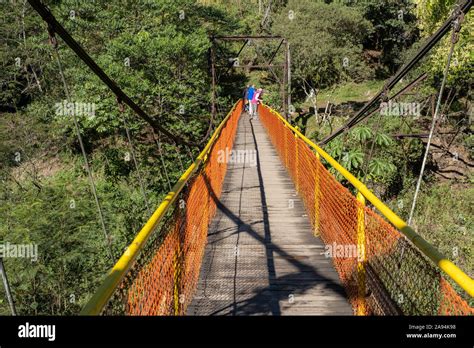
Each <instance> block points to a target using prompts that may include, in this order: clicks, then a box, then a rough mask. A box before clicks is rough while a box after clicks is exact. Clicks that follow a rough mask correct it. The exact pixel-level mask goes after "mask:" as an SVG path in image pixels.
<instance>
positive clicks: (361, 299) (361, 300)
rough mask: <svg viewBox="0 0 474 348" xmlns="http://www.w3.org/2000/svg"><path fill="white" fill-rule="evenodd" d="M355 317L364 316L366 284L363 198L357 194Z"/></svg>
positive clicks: (360, 194)
mask: <svg viewBox="0 0 474 348" xmlns="http://www.w3.org/2000/svg"><path fill="white" fill-rule="evenodd" d="M357 201H358V202H359V203H360V204H357V288H358V301H357V315H366V300H365V294H366V285H365V284H366V283H365V263H366V255H365V244H366V243H365V209H364V207H365V197H364V195H362V193H360V192H358V193H357Z"/></svg>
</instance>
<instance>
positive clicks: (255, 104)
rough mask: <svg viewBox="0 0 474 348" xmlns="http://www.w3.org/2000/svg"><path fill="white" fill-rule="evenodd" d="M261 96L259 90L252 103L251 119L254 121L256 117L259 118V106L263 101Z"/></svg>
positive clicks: (260, 90)
mask: <svg viewBox="0 0 474 348" xmlns="http://www.w3.org/2000/svg"><path fill="white" fill-rule="evenodd" d="M261 94H262V89H261V88H259V89H257V90H256V91H255V93H254V94H253V97H252V100H251V102H250V105H251V110H252V111H251V113H250V119H253V118H254V116H257V107H258V104H260V102H261V101H262V99H260V95H261Z"/></svg>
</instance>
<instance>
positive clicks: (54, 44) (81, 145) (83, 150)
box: [49, 28, 115, 263]
mask: <svg viewBox="0 0 474 348" xmlns="http://www.w3.org/2000/svg"><path fill="white" fill-rule="evenodd" d="M49 29H50V28H49ZM49 33H50V41H51V43H52V45H53V49H54V52H55V55H56V61H57V63H58V68H59V74H60V75H61V80H62V83H63V86H64V92H65V94H66V98H67V100H69V101H70V100H71V99H70V94H69V89H68V86H67V83H66V79H65V77H64V73H63V69H62V65H61V59H60V57H59V52H58V47H57V41H56V38H55V37H54V33H53V32H52V31H51V30H50V32H49ZM72 116H73V120H74V127H75V129H76V134H77V139H78V141H79V145H80V147H81V152H82V156H83V158H84V165H85V167H86V171H87V175H88V177H89V182H90V185H91V190H92V194H93V195H94V200H95V203H96V206H97V212H98V214H99V220H100V223H101V226H102V231H103V232H104V238H105V242H106V245H107V249H108V252H109V256H110V258H111V260H112V262H113V263H115V258H114V254H113V252H112V245H111V240H110V237H109V234H108V233H107V229H106V227H105V222H104V215H103V213H102V207H101V206H100V202H99V198H98V197H97V190H96V187H95V183H94V178H93V177H92V171H91V168H90V166H89V161H88V160H87V154H86V150H85V148H84V143H83V142H82V137H81V132H80V130H79V123H78V121H77V117H76V113H75V112H73V113H72Z"/></svg>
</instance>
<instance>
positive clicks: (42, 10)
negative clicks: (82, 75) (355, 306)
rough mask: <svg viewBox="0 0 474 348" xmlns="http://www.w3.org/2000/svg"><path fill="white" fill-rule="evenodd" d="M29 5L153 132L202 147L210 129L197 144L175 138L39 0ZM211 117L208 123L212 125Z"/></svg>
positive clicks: (51, 30) (184, 143)
mask: <svg viewBox="0 0 474 348" xmlns="http://www.w3.org/2000/svg"><path fill="white" fill-rule="evenodd" d="M28 2H29V3H30V5H31V6H32V7H33V9H34V10H36V12H38V14H39V15H40V16H41V17H42V18H43V20H44V21H45V22H46V23H48V30H49V31H50V32H55V33H57V34H58V35H59V36H60V37H61V38H62V39H63V40H64V42H65V43H66V44H67V45H68V46H69V47H70V48H71V49H72V50H73V51H74V53H76V55H77V56H78V57H79V58H80V59H81V60H82V61H83V62H84V63H85V64H86V65H87V66H88V67H89V68H90V69H91V70H92V72H93V73H94V74H95V75H97V77H99V78H100V79H101V80H102V82H104V83H105V84H106V85H107V87H109V89H110V90H111V91H112V92H113V93H114V94H115V96H116V97H117V99H119V100H121V101H122V102H123V103H124V104H127V105H128V106H129V107H130V108H131V109H132V110H133V111H134V112H135V113H136V114H137V115H138V116H140V117H141V118H142V119H143V120H145V121H146V122H147V123H148V124H149V125H150V126H151V127H152V128H153V129H154V130H157V131H158V132H160V133H162V134H164V135H166V136H167V137H168V138H169V139H171V140H174V141H175V142H177V143H180V144H183V145H188V146H191V147H192V146H195V147H198V146H200V145H202V144H203V143H204V142H205V141H206V140H207V139H208V137H209V135H210V128H211V126H209V127H208V131H207V133H206V135H205V136H204V137H203V138H202V139H201V140H200V141H198V142H194V143H192V142H190V141H188V140H185V139H183V138H181V137H179V136H176V135H174V134H172V133H171V132H169V131H168V130H167V129H165V128H164V127H162V126H161V125H160V123H159V122H158V121H157V120H155V119H153V118H152V117H150V116H149V115H148V114H147V113H146V112H145V111H144V110H143V109H142V108H141V107H140V106H138V105H137V104H136V103H135V102H134V101H133V100H132V99H131V98H130V97H129V96H128V95H127V94H126V93H125V92H124V91H123V90H122V89H121V88H120V87H119V86H118V85H117V84H116V83H115V82H114V81H113V80H112V79H111V78H110V77H109V76H108V75H107V74H106V73H105V72H104V71H103V70H102V69H101V68H100V67H99V66H98V65H97V63H96V62H95V61H94V60H93V59H92V58H91V57H90V56H89V55H88V54H87V53H86V51H85V50H84V49H83V48H82V46H81V45H80V44H79V43H78V42H77V41H76V40H75V39H74V38H73V37H72V36H71V35H70V34H69V33H68V31H67V30H66V29H65V28H64V27H63V26H62V25H61V24H60V23H59V22H58V21H57V20H56V18H55V17H54V15H53V14H52V12H51V11H50V10H49V8H48V7H46V6H45V5H44V4H43V3H42V2H41V0H28ZM212 122H213V121H212V116H211V121H210V123H211V124H212Z"/></svg>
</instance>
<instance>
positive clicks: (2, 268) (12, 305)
mask: <svg viewBox="0 0 474 348" xmlns="http://www.w3.org/2000/svg"><path fill="white" fill-rule="evenodd" d="M0 274H1V276H2V280H3V287H4V288H5V294H6V295H7V300H8V304H9V305H10V310H11V312H12V315H16V308H15V302H13V296H12V293H11V290H10V284H9V283H8V278H7V272H6V271H5V266H4V265H3V258H1V257H0Z"/></svg>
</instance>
